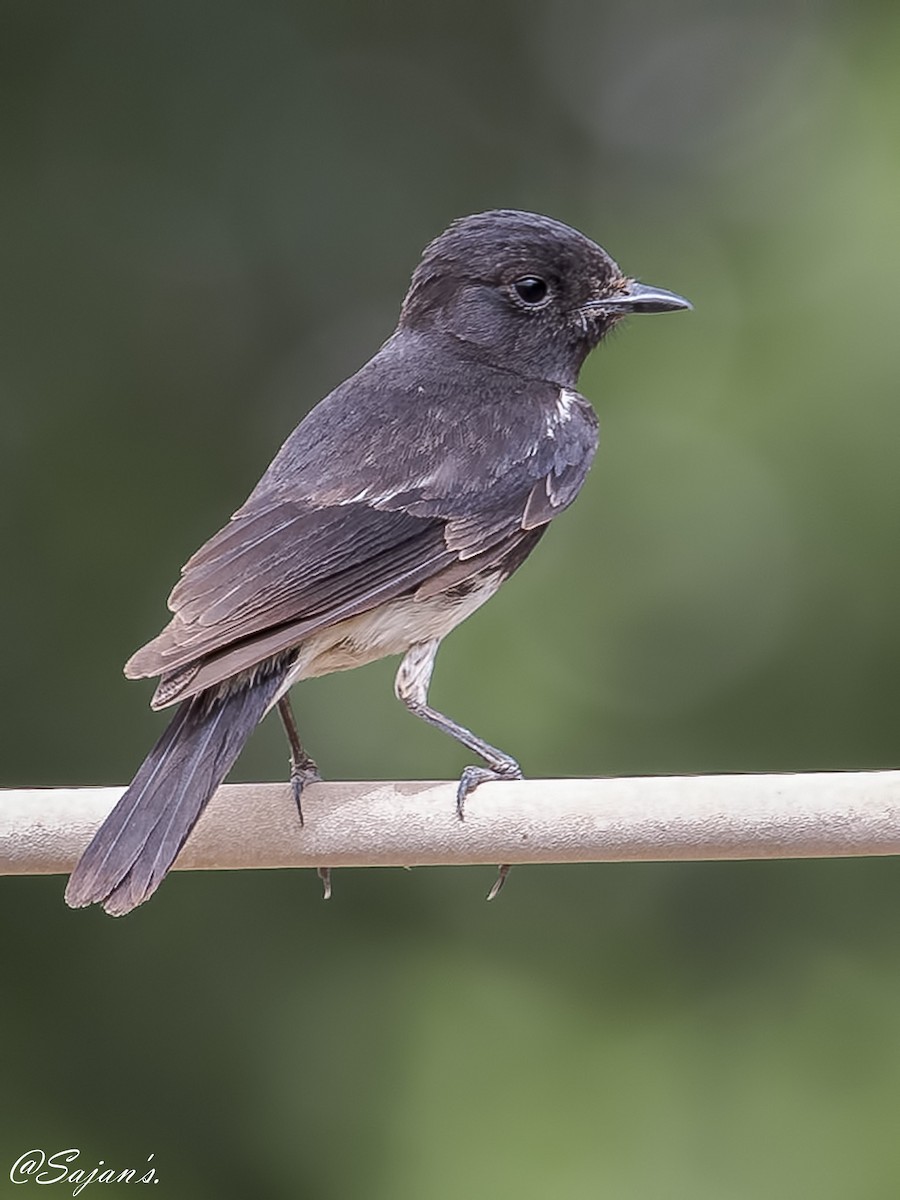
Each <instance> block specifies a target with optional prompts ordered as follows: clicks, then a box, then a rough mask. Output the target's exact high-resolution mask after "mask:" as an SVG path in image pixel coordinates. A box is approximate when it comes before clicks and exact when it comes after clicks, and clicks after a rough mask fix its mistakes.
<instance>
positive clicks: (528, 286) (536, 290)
mask: <svg viewBox="0 0 900 1200" xmlns="http://www.w3.org/2000/svg"><path fill="white" fill-rule="evenodd" d="M513 291H514V292H515V293H516V295H517V296H518V297H519V299H520V300H521V301H522V303H523V304H530V305H532V306H535V305H538V304H543V303H544V301H545V300H546V299H547V292H548V291H549V288H548V287H547V284H546V283H545V282H544V280H543V279H539V278H538V277H537V275H525V276H523V277H522V278H521V279H517V280H516V281H515V283H514V284H513Z"/></svg>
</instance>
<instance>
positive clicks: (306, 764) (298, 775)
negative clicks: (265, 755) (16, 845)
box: [278, 692, 322, 825]
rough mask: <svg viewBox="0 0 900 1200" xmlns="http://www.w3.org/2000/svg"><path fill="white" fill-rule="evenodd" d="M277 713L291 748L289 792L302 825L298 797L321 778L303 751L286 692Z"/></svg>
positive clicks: (301, 812)
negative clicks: (291, 794) (305, 788)
mask: <svg viewBox="0 0 900 1200" xmlns="http://www.w3.org/2000/svg"><path fill="white" fill-rule="evenodd" d="M278 712H279V715H280V716H281V721H282V724H283V725H284V731H285V733H286V734H287V739H288V742H289V743H290V747H291V791H292V792H293V794H294V803H295V804H296V805H297V815H298V816H299V817H300V824H301V825H302V824H303V807H302V805H301V803H300V797H301V796H302V795H303V789H304V787H306V785H307V784H308V783H321V782H322V776H321V775H320V774H319V768H318V767H317V766H316V764H315V763H314V762H313V760H312V759H311V758H310V756H309V755H308V754H307V753H306V751H305V750H304V749H303V744H302V742H301V741H300V734H299V733H298V732H297V722H296V721H295V720H294V710H293V709H292V708H291V701H290V697H289V696H288V694H287V692H285V694H284V695H283V696H282V697H281V699H280V700H279V701H278Z"/></svg>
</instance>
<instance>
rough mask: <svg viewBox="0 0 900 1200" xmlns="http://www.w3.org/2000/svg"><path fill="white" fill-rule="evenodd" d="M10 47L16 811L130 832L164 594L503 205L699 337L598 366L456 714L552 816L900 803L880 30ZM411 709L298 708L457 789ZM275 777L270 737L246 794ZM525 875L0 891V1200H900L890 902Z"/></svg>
mask: <svg viewBox="0 0 900 1200" xmlns="http://www.w3.org/2000/svg"><path fill="white" fill-rule="evenodd" d="M0 16H2V38H0V64H2V69H0V95H2V112H3V117H2V122H0V146H2V155H0V162H2V171H0V174H2V181H0V188H2V195H3V219H2V221H0V310H2V353H0V412H2V431H3V432H2V439H0V479H2V484H0V487H2V489H3V505H2V522H0V528H2V539H3V540H2V546H0V556H2V557H0V562H2V573H3V585H2V588H0V621H2V628H3V630H4V639H3V643H4V688H3V701H2V703H3V719H2V729H3V734H2V740H3V751H2V775H0V784H2V786H7V787H15V786H22V785H53V784H58V785H62V784H66V785H78V784H83V785H87V784H124V783H125V782H127V780H128V779H129V778H130V777H131V774H132V772H133V771H134V769H135V768H136V766H137V764H138V763H139V761H140V760H141V758H142V756H143V754H144V753H145V751H146V750H147V748H148V747H149V745H150V744H151V742H152V740H153V739H154V738H155V736H156V734H157V732H158V731H159V729H160V727H161V724H162V719H163V718H162V717H160V716H154V715H152V714H150V713H149V711H148V710H147V707H146V704H147V700H148V698H149V693H150V690H151V689H150V686H149V685H148V686H143V685H140V684H128V683H126V682H125V680H124V679H123V678H122V675H121V664H122V663H123V662H124V660H125V658H126V657H127V656H128V655H129V654H130V653H131V651H132V650H133V649H134V648H135V647H136V646H137V645H139V644H140V643H141V642H143V641H145V640H147V638H149V637H150V636H152V635H153V634H154V633H156V632H157V630H158V628H159V627H160V626H161V624H162V623H163V622H164V620H165V609H164V599H165V595H166V593H167V590H168V588H169V587H170V586H171V584H172V583H173V582H174V580H175V578H176V576H177V572H178V568H179V566H180V565H181V563H182V562H183V561H184V559H185V558H186V557H187V556H188V555H189V554H190V552H191V551H192V550H193V549H194V548H195V547H196V546H197V545H198V544H199V543H200V542H201V541H202V540H204V539H205V538H206V537H207V536H208V535H209V534H210V533H212V532H213V531H214V530H215V529H216V528H217V527H218V525H219V524H220V523H221V522H222V521H223V520H224V519H225V518H226V517H227V516H228V514H229V513H230V512H231V511H232V510H233V509H234V508H235V507H236V506H237V504H238V503H239V502H240V501H241V500H242V499H243V498H244V496H245V495H246V493H247V492H248V490H249V489H250V487H251V486H252V485H253V483H254V482H255V481H256V479H257V477H258V475H259V474H260V473H261V471H262V469H263V468H264V467H265V465H266V464H267V462H268V461H269V459H270V457H271V456H272V454H273V453H274V451H275V450H276V449H277V447H278V446H279V445H280V443H281V441H282V439H283V438H284V437H285V436H286V435H287V433H288V432H289V431H290V429H291V428H292V427H293V426H294V424H295V423H296V422H297V420H298V419H299V418H300V416H301V415H302V414H303V413H304V412H305V411H306V409H307V408H308V407H309V406H311V405H312V404H313V403H314V402H315V401H316V400H317V399H318V398H319V397H320V396H322V395H324V393H325V392H326V391H328V390H329V389H330V388H331V387H333V386H334V385H335V384H336V383H338V382H339V381H340V380H341V379H343V378H344V377H345V376H347V375H348V374H350V373H351V372H352V371H354V370H355V369H356V368H357V367H358V366H359V365H360V364H361V363H362V362H363V361H364V360H365V359H366V358H367V357H368V356H369V355H370V354H371V353H372V352H373V350H374V349H375V348H376V347H377V346H378V345H379V343H380V341H381V340H382V339H383V338H385V337H386V336H387V334H388V333H389V332H390V330H391V329H392V327H393V323H394V320H395V317H396V313H397V309H398V306H399V302H400V299H401V297H402V294H403V291H404V288H405V286H406V282H407V279H408V276H409V273H410V271H411V270H412V268H413V266H414V265H415V262H416V260H417V257H418V254H419V252H420V250H421V248H422V246H423V245H424V243H425V242H426V241H427V240H428V239H429V238H431V237H432V236H434V235H435V234H436V233H437V232H439V231H440V230H441V229H442V228H443V227H444V226H445V225H446V224H447V223H448V222H449V221H450V220H451V219H452V218H453V217H455V216H458V215H460V214H463V213H467V212H473V211H478V210H481V209H485V208H490V207H498V206H507V207H519V208H530V209H535V210H538V211H541V212H546V213H549V214H552V215H553V216H555V217H558V218H560V219H562V220H565V221H568V222H570V223H571V224H574V225H576V226H578V227H579V228H581V229H583V230H584V231H585V232H586V233H588V234H589V235H591V236H593V237H595V238H597V239H598V240H599V241H601V242H602V243H603V244H604V245H605V246H606V247H607V248H608V249H609V250H610V252H611V253H612V254H613V255H614V257H616V258H617V259H618V260H619V262H620V263H621V264H622V266H623V267H624V268H625V270H626V271H628V272H629V273H631V274H634V275H637V276H638V277H640V278H642V279H645V280H647V281H648V282H652V283H657V284H659V285H661V286H664V287H668V288H672V289H674V290H676V291H678V292H681V293H683V294H684V295H686V296H688V297H690V299H691V300H692V301H693V302H694V304H695V309H696V311H695V312H694V313H693V314H691V315H689V316H687V315H686V316H678V317H668V318H665V319H663V318H660V319H653V320H635V321H632V322H631V323H630V325H629V327H628V328H627V329H625V330H623V331H622V332H621V334H620V335H619V336H617V337H615V338H614V339H612V340H611V341H610V343H609V344H607V345H605V346H604V347H603V348H602V349H601V350H600V351H599V352H598V353H597V354H596V355H595V356H594V357H593V359H592V360H591V361H590V362H589V364H588V366H587V368H586V369H585V371H584V374H583V376H582V381H581V386H582V391H583V392H585V393H586V394H587V395H588V396H589V397H590V398H591V399H592V400H593V401H594V402H595V403H596V405H597V408H598V410H599V412H600V414H601V424H602V430H603V438H602V443H601V450H600V454H599V457H598V459H597V462H596V466H595V468H594V471H593V472H592V475H591V477H590V479H589V481H588V485H587V487H586V488H585V491H584V493H583V495H582V497H581V498H580V500H579V501H578V503H577V504H576V506H575V507H574V509H573V510H572V511H571V512H570V513H568V514H567V515H566V517H565V519H564V520H562V521H560V522H559V524H558V526H557V527H555V528H554V529H553V530H552V532H551V534H550V535H549V536H548V537H547V538H546V539H545V541H544V542H543V543H542V545H541V546H540V548H539V551H538V553H536V554H535V556H534V558H533V559H532V560H531V561H530V562H529V563H528V564H527V566H526V567H525V568H524V569H523V570H522V572H521V573H520V574H519V575H518V576H517V577H516V579H515V580H514V582H513V583H511V584H510V585H509V587H508V589H506V590H504V592H503V593H502V594H501V595H500V596H499V597H497V599H495V600H494V601H493V602H492V603H491V604H489V605H488V606H487V607H486V608H485V609H483V610H482V611H480V612H479V613H478V614H477V615H476V616H475V617H474V618H473V619H472V620H471V621H470V622H468V623H467V624H466V625H465V626H464V627H463V628H462V629H461V630H460V631H459V632H457V633H456V634H454V635H453V637H452V639H450V641H449V643H448V645H447V646H446V647H445V649H444V652H443V653H442V655H441V657H440V659H439V662H438V668H437V673H436V678H435V686H434V690H433V697H434V699H435V701H436V703H437V704H438V705H439V706H440V707H442V708H443V709H444V710H445V711H447V712H449V713H451V714H453V715H455V716H457V717H458V718H459V719H460V720H463V721H464V722H465V723H466V724H468V725H470V726H471V727H473V728H475V729H477V730H478V731H479V732H480V733H482V734H483V735H484V736H485V737H487V738H489V739H490V740H491V741H493V742H495V743H496V744H497V745H500V746H502V747H504V748H507V749H508V750H510V751H511V752H513V753H515V754H516V755H517V756H518V757H520V759H521V761H522V764H523V766H524V768H525V770H526V772H527V773H528V774H529V775H533V776H541V775H548V776H552V775H558V774H562V775H582V774H584V775H593V774H620V773H654V772H663V773H665V772H704V771H771V770H777V771H803V770H810V769H817V768H828V769H859V768H877V767H889V766H896V765H897V762H898V751H897V731H896V725H897V703H896V700H897V694H896V693H897V682H896V681H897V678H898V672H900V636H898V632H897V619H896V607H897V601H896V598H897V593H898V585H900V565H898V564H900V559H898V554H897V522H898V512H900V481H898V472H897V467H896V459H897V441H898V435H900V405H898V402H897V400H898V397H897V377H898V358H900V355H898V341H900V339H898V333H897V328H898V317H900V289H898V277H900V233H898V226H900V221H898V216H900V214H898V195H900V132H898V130H900V72H898V67H897V64H898V61H900V8H898V6H897V5H896V4H895V3H891V2H889V0H884V2H882V3H876V2H865V0H831V2H825V0H820V2H815V0H813V2H804V3H800V2H792V0H778V2H772V3H752V2H750V0H733V2H731V3H728V4H722V3H715V2H713V0H696V2H686V3H679V4H674V3H671V2H666V0H638V2H637V3H619V4H611V3H603V2H589V0H546V2H544V3H541V2H533V3H521V2H514V0H501V2H495V3H490V2H487V3H486V2H484V0H479V2H478V3H475V2H473V0H457V2H456V3H453V4H450V5H423V4H418V3H412V2H411V0H409V2H404V0H393V2H391V3H384V4H377V5H376V4H371V3H368V4H367V3H364V2H363V0H359V2H357V3H350V2H347V0H336V2H335V0H316V2H313V0H310V2H309V3H299V2H298V3H289V2H288V0H254V2H252V3H251V2H250V0H219V2H218V3H208V2H203V0H154V2H153V3H150V2H149V0H147V2H135V3H129V2H128V0H115V2H113V0H87V2H85V3H79V4H75V3H44V2H41V0H19V2H9V0H6V2H4V3H3V4H2V6H0ZM393 669H394V664H393V663H391V662H388V663H382V664H377V665H375V666H372V667H369V668H366V669H364V670H361V671H358V672H354V673H351V674H346V675H342V676H337V677H334V678H331V679H326V680H322V681H314V682H311V683H307V684H305V685H302V686H301V687H300V688H298V689H297V691H296V693H295V707H296V709H297V712H298V717H299V719H300V721H301V725H302V730H303V733H304V740H305V741H306V742H307V744H308V745H309V747H310V749H311V751H312V752H313V753H314V754H315V756H316V758H317V759H318V760H319V763H320V764H321V766H322V768H323V770H324V771H325V772H326V774H327V775H328V776H330V777H332V778H366V779H371V778H395V777H396V778H441V777H445V778H450V777H452V776H454V775H455V774H456V773H457V772H458V771H459V770H460V768H461V767H462V766H463V765H464V763H465V762H466V761H467V760H466V757H465V755H463V754H462V753H461V752H458V751H457V749H456V747H455V746H454V745H452V744H451V743H449V742H448V740H447V739H445V738H442V737H441V736H440V735H438V734H436V733H434V732H433V731H431V730H429V729H427V728H425V727H423V726H421V725H420V724H419V723H417V722H415V721H413V720H412V719H411V718H409V717H408V716H407V715H406V714H405V713H404V712H403V710H402V709H401V706H400V705H398V704H397V703H396V701H395V700H394V699H393V697H392V693H391V680H392V672H393ZM285 770H286V763H285V747H284V745H283V739H282V737H281V733H280V730H279V729H278V728H277V726H276V724H275V723H274V722H272V721H269V722H266V725H265V727H264V728H262V729H261V730H260V731H259V733H258V734H257V735H256V736H255V737H254V739H253V741H252V743H251V745H250V747H249V748H248V750H247V751H246V753H245V754H244V756H243V758H242V760H241V763H240V765H239V768H238V770H237V771H236V772H235V777H237V778H244V779H249V778H257V779H281V778H284V775H285ZM492 878H493V873H492V872H491V871H488V870H484V869H480V870H475V869H471V870H421V871H416V872H413V873H411V874H409V873H404V872H400V871H385V870H380V871H356V872H353V871H345V872H341V873H339V875H338V876H337V879H336V894H335V897H334V899H333V900H332V901H331V903H329V904H327V905H326V904H323V903H322V902H321V900H320V899H319V886H318V883H317V881H316V879H315V877H314V876H313V875H312V873H308V872H305V873H298V872H269V873H266V872H262V873H256V874H249V873H248V874H242V873H231V874H228V873H222V874H216V875H214V874H196V875H188V874H181V875H175V876H173V877H172V878H170V879H169V880H168V881H167V882H166V884H165V886H164V887H163V888H162V890H161V891H160V892H159V894H158V895H157V896H156V897H155V898H154V899H153V901H152V903H150V904H148V905H147V906H146V907H145V908H143V909H141V910H139V911H137V912H136V913H134V914H133V915H132V916H131V917H129V918H128V919H127V920H124V921H113V920H110V919H109V918H107V917H105V916H104V915H103V914H102V913H100V912H95V911H91V912H70V911H68V910H67V909H66V908H65V907H64V906H63V903H62V887H63V880H62V879H60V878H47V879H5V880H2V881H0V895H2V900H3V904H2V914H3V915H2V942H0V954H2V960H0V961H2V963H3V985H2V989H0V1004H2V1030H3V1038H2V1069H0V1099H2V1105H3V1110H2V1113H0V1118H2V1119H0V1151H2V1161H0V1194H6V1192H7V1191H8V1192H10V1193H12V1192H13V1190H14V1189H13V1187H12V1184H11V1183H8V1182H4V1181H5V1180H7V1173H8V1170H9V1165H10V1164H11V1163H12V1162H13V1160H14V1159H15V1158H16V1157H17V1156H18V1155H19V1154H21V1153H22V1152H23V1151H25V1150H27V1149H29V1148H30V1147H33V1146H38V1147H43V1148H45V1149H46V1150H47V1151H48V1153H49V1152H52V1151H54V1150H59V1149H65V1148H67V1147H70V1146H74V1147H79V1148H80V1149H81V1150H82V1155H83V1165H85V1166H87V1167H90V1166H92V1165H94V1164H95V1163H96V1162H97V1161H98V1160H99V1159H101V1158H102V1159H104V1160H105V1162H107V1163H109V1164H112V1165H116V1166H117V1167H122V1166H129V1165H131V1166H134V1165H137V1166H138V1167H140V1166H141V1165H142V1164H144V1163H145V1161H146V1158H147V1155H148V1154H150V1153H154V1154H155V1156H156V1157H155V1163H156V1165H157V1168H158V1171H159V1174H160V1179H161V1182H162V1184H163V1187H164V1193H163V1192H161V1193H160V1195H163V1194H165V1195H167V1196H173V1197H179V1198H180V1197H186V1198H187V1197H191V1198H199V1200H205V1198H207V1197H216V1198H217V1200H227V1198H229V1197H246V1196H259V1197H275V1198H280V1197H296V1196H301V1197H305V1196H310V1197H312V1196H315V1197H316V1198H317V1200H331V1198H346V1197H354V1198H355V1197H365V1198H366V1200H382V1198H384V1200H387V1198H390V1200H407V1198H409V1200H412V1198H416V1200H420V1198H421V1197H429V1198H436V1200H443V1198H444V1197H458V1196H461V1195H464V1196H475V1197H481V1196H485V1197H503V1196H507V1195H515V1196H517V1197H520V1198H522V1200H531V1198H535V1200H537V1198H544V1197H547V1196H554V1197H555V1196H560V1197H567V1198H568V1197H579V1198H581V1197H585V1196H591V1197H593V1196H602V1197H606V1196H609V1197H616V1198H617V1200H639V1198H640V1200H644V1198H657V1197H661V1198H665V1200H670V1198H681V1197H683V1198H685V1200H705V1198H707V1197H709V1198H710V1200H722V1198H723V1197H728V1198H729V1200H730V1198H738V1200H744V1198H747V1200H749V1198H755V1197H761V1196H765V1197H776V1198H781V1197H791V1198H794V1197H798V1196H801V1197H802V1196H815V1197H816V1200H831V1198H834V1200H846V1198H847V1197H853V1198H854V1200H857V1198H869V1197H871V1198H885V1200H887V1198H892V1200H893V1198H896V1197H897V1196H898V1195H900V1137H898V1132H897V1131H898V1127H900V955H898V944H897V943H898V935H897V927H898V902H900V876H898V869H897V866H896V864H895V863H893V862H891V861H888V860H886V861H883V862H879V861H877V860H873V861H868V862H867V861H859V862H822V863H816V862H807V863H803V862H801V863H791V862H774V863H755V864H741V863H722V864H695V865H678V864H668V865H652V864H647V865H613V866H602V865H598V866H581V867H544V868H540V867H535V868H529V869H521V870H518V871H516V872H515V873H514V875H513V877H512V879H511V880H510V883H509V885H508V886H507V889H506V891H505V892H504V894H503V896H502V899H501V900H500V901H498V902H497V903H496V904H493V905H486V904H485V903H484V900H483V897H484V894H485V891H486V890H487V888H488V886H489V885H490V883H491V881H492ZM4 1189H6V1190H4ZM15 1194H16V1195H17V1196H18V1195H21V1194H22V1193H20V1192H19V1191H15ZM60 1194H62V1193H60ZM89 1194H92V1193H89Z"/></svg>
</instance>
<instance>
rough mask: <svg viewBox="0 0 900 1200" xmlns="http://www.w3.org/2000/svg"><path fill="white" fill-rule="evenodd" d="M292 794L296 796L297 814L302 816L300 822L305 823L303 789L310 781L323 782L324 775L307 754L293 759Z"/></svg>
mask: <svg viewBox="0 0 900 1200" xmlns="http://www.w3.org/2000/svg"><path fill="white" fill-rule="evenodd" d="M290 778H291V795H292V796H293V797H294V803H295V804H296V805H297V816H298V817H299V818H300V824H301V825H302V824H303V805H302V803H301V797H302V796H303V789H304V788H305V787H306V785H307V784H308V783H321V782H322V776H321V775H320V774H319V768H318V767H317V766H316V764H315V763H314V762H313V760H312V759H311V758H310V757H309V755H308V754H307V755H305V756H304V757H303V758H302V759H299V760H294V759H293V758H292V759H291V777H290Z"/></svg>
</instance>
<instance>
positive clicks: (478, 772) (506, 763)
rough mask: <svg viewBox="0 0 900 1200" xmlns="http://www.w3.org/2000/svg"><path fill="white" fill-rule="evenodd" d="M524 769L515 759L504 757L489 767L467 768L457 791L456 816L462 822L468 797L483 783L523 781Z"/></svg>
mask: <svg viewBox="0 0 900 1200" xmlns="http://www.w3.org/2000/svg"><path fill="white" fill-rule="evenodd" d="M522 778H524V777H523V775H522V768H521V767H520V766H519V764H518V763H517V762H516V760H515V759H514V758H510V757H509V756H508V755H503V756H502V757H500V756H499V755H498V757H497V758H496V759H494V761H493V762H492V763H491V765H490V766H489V767H466V769H465V770H464V771H463V773H462V775H461V776H460V779H459V786H458V787H457V789H456V815H457V816H458V817H459V819H460V820H462V819H463V817H464V816H465V805H466V797H467V796H468V795H469V793H470V792H474V791H475V789H476V788H477V787H479V786H480V785H481V784H482V783H489V782H490V781H491V780H493V779H522Z"/></svg>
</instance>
